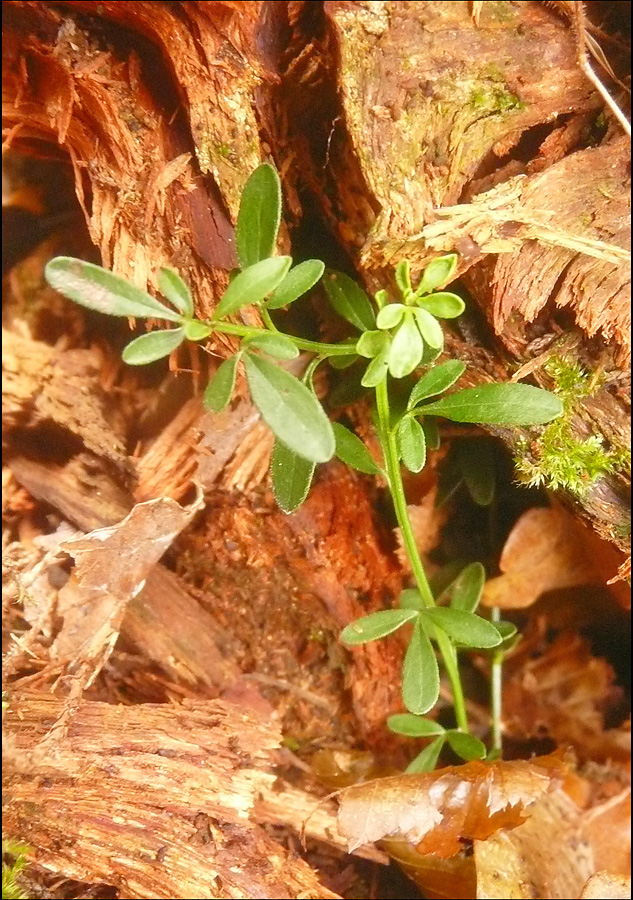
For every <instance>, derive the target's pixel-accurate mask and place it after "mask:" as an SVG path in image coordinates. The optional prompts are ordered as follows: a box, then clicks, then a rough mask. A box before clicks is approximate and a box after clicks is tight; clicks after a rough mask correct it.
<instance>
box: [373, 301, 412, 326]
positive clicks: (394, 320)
mask: <svg viewBox="0 0 633 900" xmlns="http://www.w3.org/2000/svg"><path fill="white" fill-rule="evenodd" d="M405 309H406V306H403V304H402V303H388V304H387V306H383V308H382V309H381V310H380V312H379V313H378V315H377V316H376V325H377V326H378V328H380V329H381V330H382V331H389V329H390V328H395V326H396V325H398V324H399V323H400V322H401V321H402V317H403V315H404V311H405Z"/></svg>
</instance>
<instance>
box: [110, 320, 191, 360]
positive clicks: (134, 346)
mask: <svg viewBox="0 0 633 900" xmlns="http://www.w3.org/2000/svg"><path fill="white" fill-rule="evenodd" d="M184 339H185V331H184V328H173V329H171V330H170V331H150V332H148V333H147V334H142V335H141V336H140V337H137V338H136V339H135V340H133V341H130V343H129V344H128V345H127V346H126V347H124V348H123V353H122V354H121V359H122V360H123V362H124V363H127V364H128V366H146V365H147V364H148V363H151V362H155V361H156V360H157V359H163V357H165V356H169V354H170V353H171V352H172V351H173V350H175V349H176V347H179V346H180V344H182V342H183V341H184Z"/></svg>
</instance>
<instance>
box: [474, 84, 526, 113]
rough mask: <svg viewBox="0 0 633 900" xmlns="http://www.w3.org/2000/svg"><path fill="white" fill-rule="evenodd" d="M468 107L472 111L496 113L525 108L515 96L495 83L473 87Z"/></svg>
mask: <svg viewBox="0 0 633 900" xmlns="http://www.w3.org/2000/svg"><path fill="white" fill-rule="evenodd" d="M470 105H471V106H472V108H473V109H479V110H486V111H488V112H497V113H504V112H509V111H511V110H518V109H524V108H525V104H524V103H522V102H521V100H519V98H518V97H517V96H516V94H513V93H512V91H509V90H508V89H507V88H506V87H504V86H502V85H500V84H497V83H496V81H495V82H489V83H486V82H482V83H481V84H478V85H477V86H476V87H474V88H473V90H472V92H471V94H470Z"/></svg>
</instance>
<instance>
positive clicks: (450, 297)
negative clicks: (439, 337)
mask: <svg viewBox="0 0 633 900" xmlns="http://www.w3.org/2000/svg"><path fill="white" fill-rule="evenodd" d="M418 302H419V304H420V307H421V308H422V309H425V310H426V311H427V312H429V313H431V315H432V316H437V318H438V319H456V318H457V316H461V314H462V313H463V312H464V310H465V309H466V304H465V303H464V301H463V300H462V298H461V297H458V296H457V294H451V293H449V292H448V291H441V292H440V293H438V294H429V296H428V297H424V298H423V299H422V300H419V301H418Z"/></svg>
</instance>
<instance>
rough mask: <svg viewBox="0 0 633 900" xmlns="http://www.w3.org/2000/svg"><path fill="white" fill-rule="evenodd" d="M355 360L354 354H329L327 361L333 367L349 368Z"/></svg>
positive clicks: (356, 358) (356, 359)
mask: <svg viewBox="0 0 633 900" xmlns="http://www.w3.org/2000/svg"><path fill="white" fill-rule="evenodd" d="M357 361H358V357H357V356H356V355H355V354H354V356H330V357H329V358H328V362H329V364H330V365H331V366H332V368H333V369H349V367H350V366H353V365H354V363H355V362H357Z"/></svg>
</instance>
